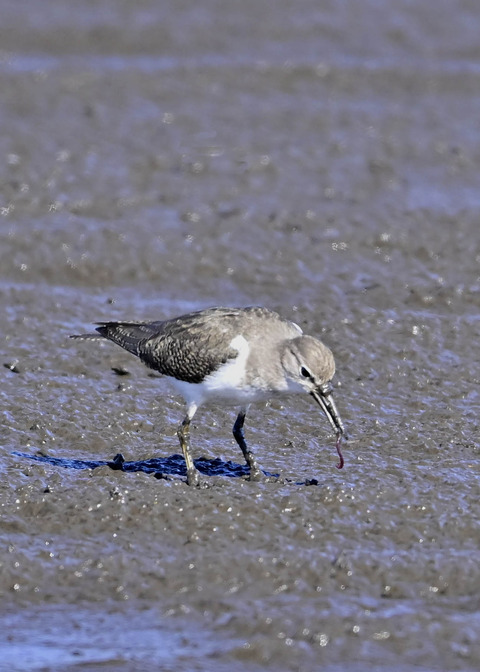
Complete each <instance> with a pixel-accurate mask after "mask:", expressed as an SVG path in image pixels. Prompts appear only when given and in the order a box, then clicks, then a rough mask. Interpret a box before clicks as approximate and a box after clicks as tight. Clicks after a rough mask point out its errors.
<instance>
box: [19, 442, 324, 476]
mask: <svg viewBox="0 0 480 672" xmlns="http://www.w3.org/2000/svg"><path fill="white" fill-rule="evenodd" d="M12 454H13V455H17V456H18V457H22V458H26V459H29V460H34V461H35V462H42V463H44V464H50V465H52V466H55V467H62V468H64V469H98V467H104V466H107V467H110V469H112V470H114V471H125V472H134V471H143V473H145V474H153V475H154V476H155V478H158V479H167V480H168V479H170V478H172V477H178V476H183V477H186V476H187V469H186V466H185V460H184V458H183V456H182V455H178V454H174V455H170V456H169V457H152V458H150V459H149V460H134V461H131V462H127V460H125V458H124V457H123V455H122V454H121V453H117V455H115V457H114V458H113V460H78V459H71V458H63V457H52V456H51V455H45V454H43V453H40V452H38V453H36V454H33V455H32V454H30V453H22V452H20V451H17V450H14V451H13V453H12ZM194 463H195V466H196V468H197V469H198V471H199V472H200V473H201V474H203V475H204V476H226V477H228V478H246V477H248V475H249V469H248V467H247V465H246V464H238V463H237V462H232V461H230V460H229V461H227V462H226V461H224V460H221V459H220V458H219V457H216V458H208V457H199V458H198V459H196V460H194ZM263 474H264V475H265V476H266V477H267V478H268V479H278V478H279V475H278V474H271V473H270V472H268V471H263ZM285 481H286V482H293V481H290V479H285ZM294 483H295V484H296V485H318V481H317V480H316V479H309V480H307V481H302V482H294Z"/></svg>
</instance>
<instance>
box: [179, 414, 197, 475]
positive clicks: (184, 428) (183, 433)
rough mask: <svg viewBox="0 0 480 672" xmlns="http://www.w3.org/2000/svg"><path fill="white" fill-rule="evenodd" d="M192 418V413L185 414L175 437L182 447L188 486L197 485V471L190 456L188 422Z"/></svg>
mask: <svg viewBox="0 0 480 672" xmlns="http://www.w3.org/2000/svg"><path fill="white" fill-rule="evenodd" d="M194 412H195V411H194ZM192 417H193V413H190V412H189V413H187V415H186V416H185V419H184V420H183V422H182V424H181V425H180V427H179V428H178V430H177V436H178V438H179V441H180V445H181V447H182V453H183V457H184V458H185V464H186V465H187V483H188V485H198V484H199V479H198V471H197V469H196V467H195V465H194V464H193V460H192V456H191V454H190V421H191V419H192Z"/></svg>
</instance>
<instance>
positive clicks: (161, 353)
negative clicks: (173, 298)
mask: <svg viewBox="0 0 480 672" xmlns="http://www.w3.org/2000/svg"><path fill="white" fill-rule="evenodd" d="M237 319H238V311H235V310H230V309H222V308H212V309H209V310H204V311H201V312H198V313H190V314H188V315H183V316H182V317H179V318H177V319H174V320H168V321H166V322H162V323H156V326H157V332H156V333H155V334H154V335H152V336H151V337H150V338H147V339H145V340H143V341H142V342H141V343H139V345H138V356H139V357H140V359H141V360H142V361H143V362H144V363H145V364H146V365H147V366H149V367H151V368H152V369H155V370H157V371H160V373H163V374H164V375H166V376H171V377H173V378H176V379H177V380H184V381H186V382H188V383H200V382H201V381H202V380H203V379H204V378H205V377H206V376H208V375H210V374H211V373H213V372H214V371H216V370H217V369H218V368H219V367H220V366H221V365H222V364H225V363H226V362H227V361H228V360H229V359H235V358H236V357H237V356H238V351H237V350H235V349H234V348H231V347H230V343H231V341H232V339H233V338H234V337H235V336H236V335H237V334H238V327H237Z"/></svg>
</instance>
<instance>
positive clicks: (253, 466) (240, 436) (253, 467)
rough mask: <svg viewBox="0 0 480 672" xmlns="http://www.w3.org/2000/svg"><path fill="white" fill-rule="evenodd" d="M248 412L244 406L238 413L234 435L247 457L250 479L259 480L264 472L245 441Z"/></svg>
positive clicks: (244, 455)
mask: <svg viewBox="0 0 480 672" xmlns="http://www.w3.org/2000/svg"><path fill="white" fill-rule="evenodd" d="M246 414H247V409H246V408H242V410H241V411H240V413H239V414H238V415H237V419H236V420H235V424H234V425H233V436H234V437H235V441H236V442H237V443H238V445H239V446H240V448H241V449H242V453H243V457H244V458H245V461H246V463H247V465H248V467H249V469H250V480H251V481H259V480H260V479H261V478H262V472H261V471H260V469H259V467H258V464H257V461H256V460H255V457H254V455H253V453H252V451H251V450H250V448H249V447H248V446H247V444H246V442H245V435H244V433H243V423H244V422H245V416H246Z"/></svg>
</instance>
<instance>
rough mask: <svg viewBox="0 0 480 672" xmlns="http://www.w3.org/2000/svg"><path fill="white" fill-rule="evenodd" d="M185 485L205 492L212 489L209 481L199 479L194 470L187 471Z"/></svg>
mask: <svg viewBox="0 0 480 672" xmlns="http://www.w3.org/2000/svg"><path fill="white" fill-rule="evenodd" d="M187 485H189V486H193V487H195V488H199V489H200V490H206V489H207V488H211V487H212V485H211V483H210V482H209V480H205V479H203V478H200V474H199V473H198V471H197V470H196V469H192V470H191V471H187Z"/></svg>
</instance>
